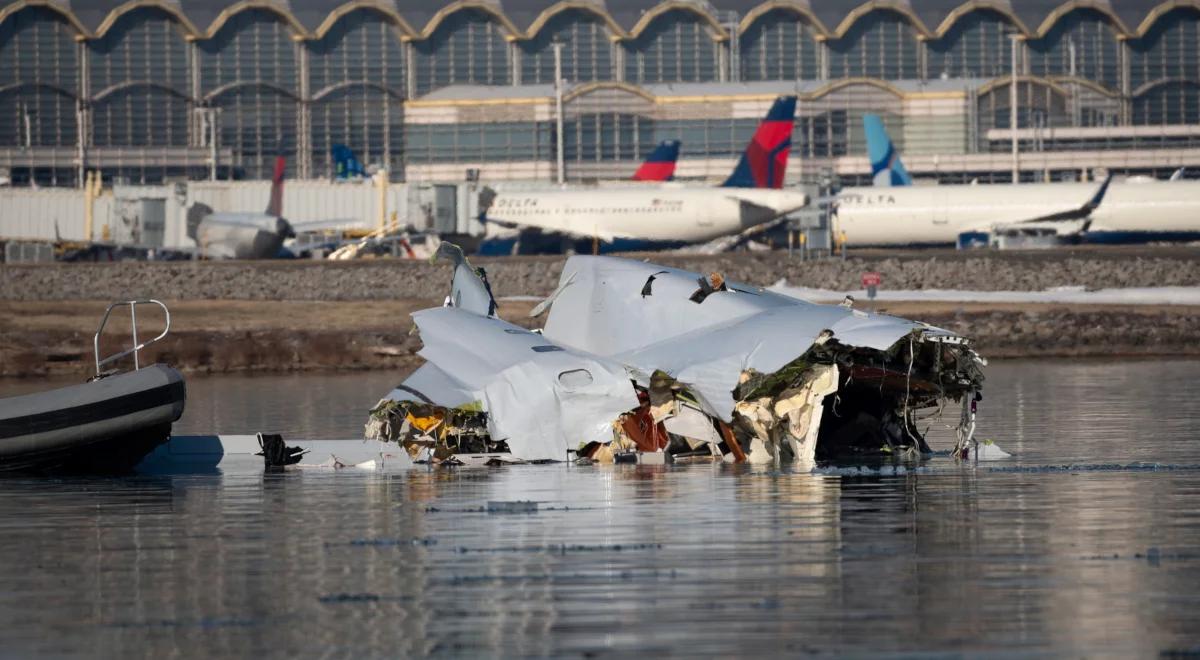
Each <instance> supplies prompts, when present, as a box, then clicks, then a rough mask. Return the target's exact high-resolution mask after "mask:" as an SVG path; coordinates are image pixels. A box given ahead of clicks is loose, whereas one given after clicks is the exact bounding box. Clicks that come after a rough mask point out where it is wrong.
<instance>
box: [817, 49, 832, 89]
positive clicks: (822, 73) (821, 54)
mask: <svg viewBox="0 0 1200 660" xmlns="http://www.w3.org/2000/svg"><path fill="white" fill-rule="evenodd" d="M817 77H818V79H820V80H829V42H828V41H827V40H825V39H818V40H817Z"/></svg>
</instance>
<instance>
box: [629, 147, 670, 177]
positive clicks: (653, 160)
mask: <svg viewBox="0 0 1200 660" xmlns="http://www.w3.org/2000/svg"><path fill="white" fill-rule="evenodd" d="M678 158H679V140H663V141H662V142H659V143H658V146H657V147H655V148H654V151H651V152H650V155H649V156H647V157H646V162H644V163H642V166H641V167H639V168H638V169H637V171H636V172H634V173H633V180H634V181H670V180H671V179H674V178H675V161H676V160H677V159H678Z"/></svg>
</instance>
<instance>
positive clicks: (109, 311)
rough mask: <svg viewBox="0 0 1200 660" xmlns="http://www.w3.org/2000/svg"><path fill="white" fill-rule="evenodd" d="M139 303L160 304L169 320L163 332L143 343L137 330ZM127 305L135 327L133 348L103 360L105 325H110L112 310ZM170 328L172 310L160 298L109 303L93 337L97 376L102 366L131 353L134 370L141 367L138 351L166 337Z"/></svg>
mask: <svg viewBox="0 0 1200 660" xmlns="http://www.w3.org/2000/svg"><path fill="white" fill-rule="evenodd" d="M138 305H158V306H159V307H162V310H163V315H164V316H165V317H166V320H167V325H166V327H165V328H163V331H162V333H161V334H159V335H158V336H157V337H155V338H154V339H151V340H150V341H146V342H142V343H138V331H137V306H138ZM125 306H128V307H129V321H130V326H131V327H132V329H133V348H131V349H129V350H127V351H122V352H120V353H117V354H115V355H110V356H108V357H106V358H104V359H103V360H102V359H100V335H101V334H103V333H104V326H106V325H108V317H109V315H111V314H112V311H113V310H114V309H116V308H117V307H125ZM170 330H171V310H169V309H167V306H166V305H164V304H163V303H162V302H160V301H158V300H154V299H149V300H123V301H120V302H115V303H113V304H111V305H109V306H108V309H106V310H104V318H103V319H101V320H100V328H99V329H98V330H96V334H95V335H94V336H93V337H92V350H93V351H94V353H95V356H96V377H97V378H99V377H100V368H101V367H103V366H104V365H106V364H108V363H110V362H115V361H116V360H120V359H121V358H123V357H126V356H127V355H129V354H131V353H132V354H133V369H134V371H137V370H138V369H141V363H140V362H139V360H138V351H140V350H142V349H143V348H146V347H147V346H149V345H150V344H153V343H154V342H156V341H158V340H160V339H162V338H163V337H166V336H167V333H168V332H170Z"/></svg>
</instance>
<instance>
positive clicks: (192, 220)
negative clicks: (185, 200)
mask: <svg viewBox="0 0 1200 660" xmlns="http://www.w3.org/2000/svg"><path fill="white" fill-rule="evenodd" d="M212 212H213V211H212V208H210V207H209V206H208V205H207V204H201V203H200V202H196V203H195V204H192V205H191V206H189V207H188V210H187V235H188V238H190V239H192V240H195V239H196V228H197V227H199V226H200V221H201V220H203V219H204V218H205V216H209V215H212Z"/></svg>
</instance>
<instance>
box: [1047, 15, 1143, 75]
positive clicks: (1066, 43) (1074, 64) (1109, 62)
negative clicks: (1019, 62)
mask: <svg viewBox="0 0 1200 660" xmlns="http://www.w3.org/2000/svg"><path fill="white" fill-rule="evenodd" d="M1120 50H1121V45H1120V43H1119V42H1118V41H1117V32H1116V30H1115V29H1114V28H1113V26H1112V24H1111V22H1110V19H1109V17H1108V16H1107V15H1106V14H1104V13H1102V12H1099V11H1097V10H1094V9H1076V10H1074V11H1072V12H1070V13H1068V14H1067V15H1066V16H1064V17H1063V18H1062V19H1061V20H1059V21H1058V22H1057V23H1055V24H1054V27H1053V28H1052V29H1051V30H1050V32H1049V33H1048V34H1047V35H1046V36H1045V37H1043V38H1041V39H1035V40H1031V41H1029V42H1028V53H1029V72H1030V73H1032V74H1033V75H1035V76H1074V77H1078V78H1086V79H1088V80H1093V81H1095V82H1098V83H1102V84H1104V85H1105V86H1107V87H1109V88H1112V89H1118V88H1119V87H1120V84H1121V68H1120V64H1119V61H1118V58H1119V57H1120V55H1119V53H1120Z"/></svg>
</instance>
